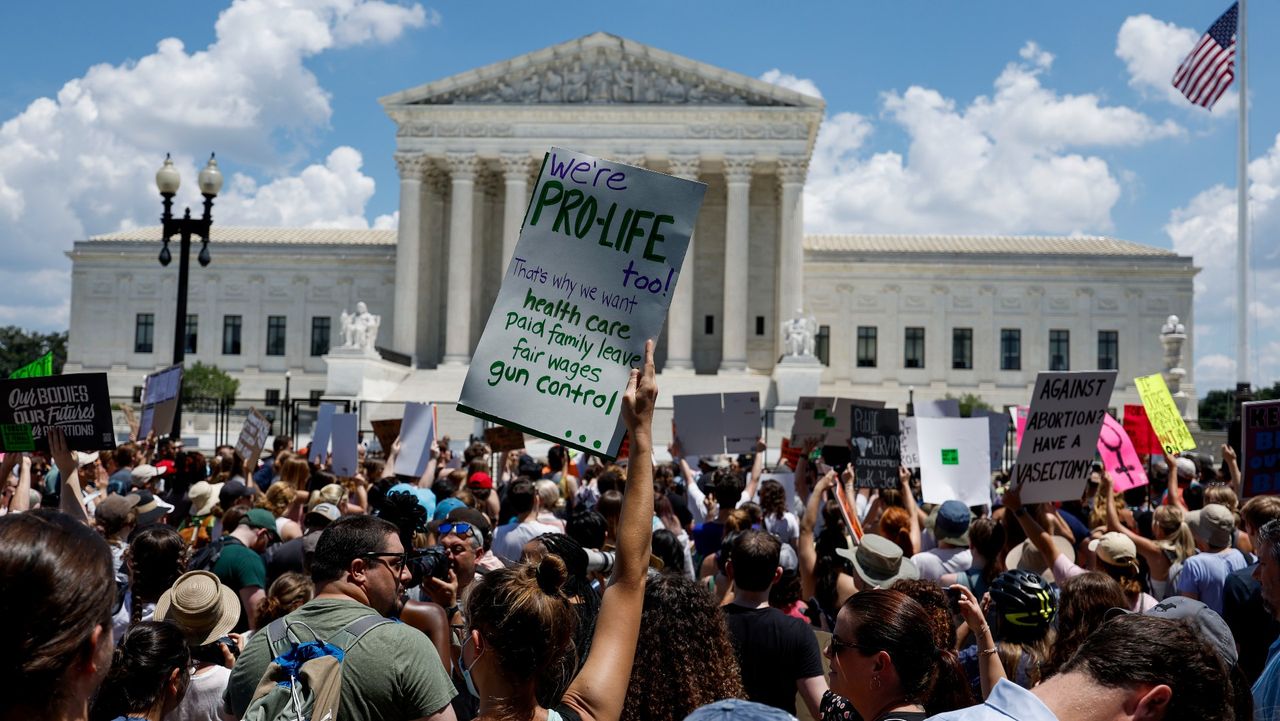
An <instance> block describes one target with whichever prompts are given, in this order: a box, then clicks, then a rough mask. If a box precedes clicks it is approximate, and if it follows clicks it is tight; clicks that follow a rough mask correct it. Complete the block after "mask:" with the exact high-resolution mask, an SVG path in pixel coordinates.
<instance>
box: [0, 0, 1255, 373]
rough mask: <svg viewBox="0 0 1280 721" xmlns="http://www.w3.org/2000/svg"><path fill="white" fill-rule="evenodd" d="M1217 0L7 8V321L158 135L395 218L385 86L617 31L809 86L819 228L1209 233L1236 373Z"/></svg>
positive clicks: (290, 207) (308, 217)
mask: <svg viewBox="0 0 1280 721" xmlns="http://www.w3.org/2000/svg"><path fill="white" fill-rule="evenodd" d="M1226 7H1227V3H1226V2H1220V1H1217V0H1214V1H1207V0H1198V1H1195V2H1158V3H1157V2H1146V3H1142V2H1086V3H1074V4H1063V3H1055V4H1049V3H1007V2H1006V3H994V2H983V3H937V2H909V1H904V2H897V3H870V2H856V3H855V2H841V3H835V2H832V3H807V4H795V5H792V6H789V7H787V8H786V10H785V11H784V10H782V9H781V8H780V6H778V5H776V4H765V3H730V2H701V3H689V2H678V3H677V2H661V1H654V2H649V3H644V4H631V5H627V6H624V7H610V6H608V5H606V4H604V3H571V4H566V5H565V6H563V7H562V8H557V9H548V8H547V7H546V6H545V5H543V4H534V3H520V4H516V3H492V2H491V3H477V2H466V3H463V2H457V3H444V4H434V5H420V4H409V3H401V4H399V5H396V4H394V3H392V4H386V3H382V2H365V1H364V0H313V1H311V2H301V1H300V0H299V1H296V2H285V0H237V2H235V3H226V2H224V3H214V2H207V3H180V4H179V3H171V2H170V3H161V2H152V1H150V0H147V1H141V0H131V2H128V3H66V2H63V3H22V4H17V3H7V4H5V6H4V8H3V9H0V61H2V62H3V63H4V67H6V68H8V69H9V72H8V73H6V82H5V83H4V84H3V85H2V86H0V123H3V125H2V126H0V248H4V249H6V250H8V251H9V252H8V253H6V255H8V256H9V257H10V258H16V261H15V262H13V263H10V264H9V267H7V268H3V269H0V282H4V283H5V286H6V287H9V288H10V289H11V290H18V291H19V292H16V293H15V295H14V296H11V297H10V298H8V299H5V300H0V323H15V324H19V325H24V326H28V327H39V328H56V327H65V324H66V303H65V294H66V290H67V288H68V287H69V272H68V271H69V262H68V261H67V260H66V259H65V257H63V256H62V255H61V252H62V251H65V250H66V249H67V248H69V247H70V243H71V241H72V240H73V239H74V238H76V237H82V236H84V235H87V234H92V233H100V232H109V231H112V230H116V229H119V228H121V227H125V226H129V225H139V224H147V223H153V222H154V217H155V215H156V213H157V212H158V210H159V207H158V206H159V204H158V202H157V199H156V198H155V191H154V186H153V185H152V182H151V178H150V175H151V173H153V172H154V169H155V167H157V166H158V164H159V162H160V160H161V159H162V158H163V154H164V152H165V151H172V152H173V153H174V155H175V157H177V158H178V159H179V165H180V167H182V168H183V172H184V177H185V178H187V179H188V180H189V181H190V180H194V173H195V168H196V167H197V166H196V161H197V160H199V161H200V162H203V159H204V157H205V154H206V153H207V151H208V150H217V151H218V157H219V160H220V164H221V166H222V168H223V171H224V173H225V174H226V175H227V176H228V179H229V180H228V188H227V190H225V191H224V195H225V196H226V198H224V199H223V200H221V201H220V203H219V206H218V209H217V211H216V212H217V213H218V217H219V219H220V220H224V221H225V222H235V223H240V224H251V223H252V224H265V225H272V224H286V225H288V224H309V225H343V226H360V225H366V224H367V225H382V226H387V225H389V224H392V223H393V222H394V217H393V215H392V214H393V213H394V212H395V209H396V207H397V204H398V197H397V184H396V174H395V168H394V164H393V162H392V159H391V154H392V151H393V146H394V128H393V125H392V123H391V122H390V120H389V119H387V117H386V116H385V115H384V114H383V112H382V110H381V108H380V106H379V105H378V104H377V98H378V97H379V96H381V95H385V94H387V93H391V92H394V91H397V90H401V89H404V88H408V87H412V86H414V85H418V84H421V83H424V82H428V81H431V80H435V79H438V78H441V77H445V76H447V75H450V74H453V73H456V72H461V71H464V70H467V69H470V68H473V67H476V66H479V65H483V64H486V63H490V62H494V61H498V60H502V59H505V58H508V57H512V56H515V55H519V54H522V53H525V52H528V51H532V50H536V49H538V48H541V47H545V46H547V45H551V44H555V43H557V42H561V41H564V40H569V39H572V38H575V37H578V36H581V35H585V34H587V33H590V32H595V31H597V30H604V31H607V32H612V33H615V34H618V35H622V36H625V37H628V38H631V39H634V40H637V41H640V42H643V43H647V44H651V45H654V46H657V47H659V48H662V49H665V50H669V51H672V52H675V53H678V54H681V55H686V56H689V57H692V58H694V59H697V60H700V61H704V62H707V63H710V64H713V65H717V66H721V67H724V68H728V69H731V70H734V71H737V72H741V73H743V74H745V75H750V76H753V77H761V76H764V75H765V74H767V73H770V72H771V71H773V72H772V75H770V76H768V77H771V78H778V79H779V81H780V82H783V83H784V84H788V83H789V84H792V85H793V87H796V86H799V87H811V88H816V89H817V91H819V92H820V93H821V94H822V96H823V97H824V99H825V100H826V102H827V113H828V119H829V122H828V124H827V126H826V128H825V129H824V136H823V141H822V142H821V143H820V148H819V152H818V155H817V156H815V160H814V166H813V170H812V172H811V175H810V188H809V189H808V190H807V192H808V193H809V195H810V199H809V200H808V201H807V205H806V212H807V216H806V220H807V223H808V225H809V228H810V229H811V230H813V231H840V230H845V231H850V232H852V231H873V230H881V231H886V232H892V231H901V232H1000V233H1071V232H1083V233H1100V234H1107V235H1114V236H1117V237H1121V238H1125V239H1128V240H1133V241H1137V242H1142V243H1148V244H1151V245H1158V246H1162V247H1173V248H1175V249H1177V250H1179V252H1185V253H1188V254H1194V255H1195V257H1196V261H1197V264H1199V265H1201V266H1204V267H1205V272H1204V273H1202V274H1201V277H1200V282H1199V288H1198V297H1197V307H1196V332H1197V359H1196V360H1197V365H1196V371H1197V386H1198V388H1199V389H1200V390H1201V392H1203V391H1204V390H1207V389H1208V388H1209V387H1222V386H1224V385H1226V384H1228V383H1230V382H1231V381H1232V380H1233V376H1234V370H1233V367H1234V366H1233V363H1234V361H1233V359H1232V358H1231V357H1230V356H1231V352H1230V351H1231V349H1232V348H1234V333H1233V327H1232V321H1231V318H1232V313H1233V306H1234V301H1233V300H1232V299H1231V298H1230V296H1231V288H1230V285H1229V283H1230V279H1231V277H1232V275H1231V274H1232V272H1233V269H1232V266H1231V264H1230V260H1231V258H1232V257H1233V252H1232V250H1231V246H1230V242H1231V241H1232V239H1233V234H1232V229H1233V227H1234V216H1233V213H1234V209H1233V208H1234V206H1233V205H1232V204H1231V198H1232V197H1233V194H1232V189H1233V188H1234V186H1235V161H1234V158H1235V118H1236V115H1235V104H1236V101H1235V97H1234V94H1228V95H1227V96H1225V97H1224V98H1223V100H1222V101H1221V102H1220V103H1219V106H1218V108H1217V109H1216V110H1215V112H1213V113H1212V114H1210V113H1208V112H1205V111H1203V110H1202V109H1200V108H1196V107H1193V106H1191V105H1190V104H1189V103H1186V102H1177V101H1176V100H1177V99H1176V98H1173V97H1171V96H1170V95H1169V93H1168V91H1167V90H1166V89H1165V88H1164V87H1162V86H1163V85H1164V84H1167V76H1169V75H1171V73H1172V67H1170V64H1172V65H1176V62H1177V55H1178V54H1180V52H1181V51H1182V50H1183V49H1185V45H1186V44H1187V43H1189V42H1193V41H1194V37H1195V36H1198V35H1199V34H1200V33H1201V32H1202V31H1203V30H1204V28H1206V27H1207V26H1208V25H1209V24H1210V23H1211V22H1212V21H1213V20H1214V19H1215V18H1216V17H1217V16H1218V14H1220V13H1221V12H1222V11H1223V10H1225V9H1226ZM1249 10H1250V17H1249V28H1250V36H1251V40H1252V43H1251V47H1250V67H1251V68H1252V69H1253V73H1252V77H1251V78H1250V97H1251V103H1252V108H1251V112H1250V122H1251V133H1250V134H1251V153H1250V155H1251V158H1253V159H1254V162H1255V166H1256V172H1255V173H1254V177H1253V178H1252V181H1253V183H1254V191H1253V192H1254V195H1255V196H1256V197H1258V198H1259V202H1258V203H1257V204H1255V208H1254V210H1253V215H1254V216H1255V223H1256V225H1257V232H1256V233H1255V238H1256V239H1257V240H1256V241H1255V242H1256V244H1257V245H1258V246H1259V251H1258V253H1257V255H1256V256H1255V258H1256V266H1257V270H1256V273H1257V276H1256V277H1257V288H1258V289H1260V292H1259V293H1258V294H1257V295H1256V296H1255V301H1256V304H1255V308H1254V318H1255V324H1256V327H1257V337H1256V339H1255V348H1257V351H1256V355H1257V360H1258V361H1261V367H1260V368H1259V370H1258V372H1259V373H1260V374H1261V377H1259V380H1261V381H1263V382H1265V383H1268V384H1269V383H1270V382H1271V381H1272V380H1274V379H1275V378H1277V377H1280V361H1277V362H1275V363H1273V362H1271V361H1270V360H1269V358H1271V357H1277V358H1280V304H1277V303H1276V302H1275V299H1274V298H1272V297H1270V294H1268V293H1267V292H1266V289H1267V288H1268V287H1269V286H1271V285H1274V283H1271V282H1270V279H1271V275H1272V274H1276V273H1280V262H1277V259H1276V258H1273V257H1269V255H1270V253H1272V252H1274V248H1273V247H1271V244H1268V243H1267V242H1266V241H1265V238H1266V237H1267V236H1266V234H1267V233H1269V232H1270V233H1272V236H1274V232H1273V231H1276V230H1280V210H1277V209H1276V208H1274V207H1272V206H1271V205H1269V204H1268V202H1267V201H1269V200H1270V196H1271V194H1272V193H1273V192H1275V193H1280V149H1277V147H1276V134H1277V131H1278V130H1280V106H1278V105H1277V100H1276V93H1275V92H1273V90H1274V89H1275V88H1276V85H1277V83H1280V80H1278V79H1277V78H1276V77H1275V76H1274V74H1271V73H1267V72H1265V71H1264V70H1263V69H1265V68H1274V67H1280V51H1278V50H1277V49H1276V43H1272V42H1269V39H1270V38H1274V37H1277V30H1280V6H1278V5H1276V4H1275V3H1257V2H1255V3H1253V4H1252V5H1251V6H1250V9H1249ZM220 17H222V21H223V25H221V26H219V25H218V23H219V18H220ZM169 38H176V39H177V41H180V42H181V47H179V46H178V44H177V43H175V42H173V41H172V40H166V39H169ZM162 41H164V44H163V46H161V47H160V48H159V49H158V44H160V43H162ZM206 51H207V52H206ZM94 66H98V67H97V68H95V67H94ZM91 68H92V69H91ZM1160 78H1164V79H1163V80H1161V79H1160ZM802 81H808V82H809V83H810V84H809V85H805V84H803V83H802ZM42 99H44V100H42ZM939 136H943V137H939ZM955 138H959V141H958V142H957V141H955ZM949 144H953V145H954V146H955V147H949ZM952 171H954V172H955V173H956V174H957V176H958V179H954V185H952V186H950V187H941V186H940V184H939V181H938V178H939V176H940V175H943V174H950V173H951V172H952ZM192 184H193V183H188V185H192ZM877 193H880V194H882V195H877ZM901 198H912V199H917V200H912V201H911V202H904V201H901V200H900V199H901ZM890 200H891V201H892V202H889V201H890ZM1227 211H1230V212H1231V213H1232V217H1230V218H1227V217H1226V216H1225V215H1224V213H1226V212H1227ZM1223 350H1226V351H1227V352H1226V353H1223V352H1221V351H1223ZM1272 351H1276V352H1272ZM1153 370H1154V369H1153ZM1255 377H1258V376H1255Z"/></svg>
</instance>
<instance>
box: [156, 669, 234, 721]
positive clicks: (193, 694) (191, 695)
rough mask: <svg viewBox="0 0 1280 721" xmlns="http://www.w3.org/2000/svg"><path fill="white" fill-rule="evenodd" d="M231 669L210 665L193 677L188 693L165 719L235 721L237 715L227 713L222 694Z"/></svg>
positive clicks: (175, 720)
mask: <svg viewBox="0 0 1280 721" xmlns="http://www.w3.org/2000/svg"><path fill="white" fill-rule="evenodd" d="M230 678H231V669H229V668H226V667H223V666H208V667H206V668H203V669H201V670H200V672H199V673H198V674H196V675H195V676H192V677H191V685H190V686H187V695H185V696H183V697H182V702H181V703H179V704H178V706H177V707H176V708H174V709H173V710H172V711H170V712H169V714H168V715H167V716H165V717H164V721H233V719H235V716H234V715H232V714H229V713H226V708H225V707H224V706H223V705H222V694H223V692H224V691H226V690H227V680H228V679H230Z"/></svg>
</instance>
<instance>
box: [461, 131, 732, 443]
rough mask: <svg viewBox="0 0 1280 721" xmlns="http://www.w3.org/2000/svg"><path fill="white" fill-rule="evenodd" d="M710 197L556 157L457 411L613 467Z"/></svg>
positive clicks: (573, 156) (663, 178)
mask: <svg viewBox="0 0 1280 721" xmlns="http://www.w3.org/2000/svg"><path fill="white" fill-rule="evenodd" d="M706 188H707V186H706V185H704V184H702V183H698V182H694V181H690V180H684V179H681V178H675V177H672V176H670V175H664V174H662V173H658V172H654V171H651V170H645V169H643V168H637V167H633V166H629V165H624V164H621V163H616V162H612V161H608V160H605V159H603V158H595V157H592V156H589V155H586V154H584V153H577V152H574V151H571V150H565V149H564V148H552V149H551V151H550V152H549V153H547V155H546V156H545V158H544V159H543V162H542V170H541V172H540V173H539V176H538V182H537V184H536V186H535V187H534V191H533V196H532V198H531V200H530V202H529V206H528V208H527V210H526V211H525V219H524V226H523V227H522V228H521V230H520V238H519V240H518V241H517V242H516V247H515V252H514V254H513V256H512V259H511V263H510V265H509V266H508V267H507V272H506V276H505V278H504V279H503V282H502V287H501V288H500V289H499V290H498V297H497V299H496V300H495V301H494V304H493V312H492V313H491V314H490V315H489V321H488V323H486V324H485V328H484V332H483V334H482V335H481V336H480V342H479V344H478V345H477V346H476V351H475V355H474V356H473V358H472V362H471V367H470V369H469V370H468V372H467V377H466V380H465V382H464V383H463V386H462V395H461V397H460V398H459V400H458V410H460V411H462V412H464V413H469V414H471V415H474V416H477V417H480V418H485V419H488V420H491V421H494V422H497V423H502V424H504V425H508V426H512V427H516V428H520V429H521V430H523V431H525V432H527V433H532V434H534V435H536V436H540V437H542V438H546V439H547V440H550V441H552V442H557V443H563V444H565V445H567V446H572V447H574V448H578V449H580V450H584V451H587V452H588V453H594V454H598V455H602V456H606V457H610V458H613V457H616V456H617V455H618V451H619V446H620V445H621V443H622V433H623V430H624V429H623V426H622V423H621V422H620V421H621V414H622V394H623V392H624V391H625V390H626V386H627V380H628V378H629V377H630V374H631V369H632V368H637V367H639V366H640V364H642V363H643V362H644V346H645V341H646V340H647V339H650V338H653V339H656V338H657V337H658V335H659V333H660V331H661V330H662V324H663V321H664V320H665V319H666V316H667V306H669V305H670V303H671V297H672V295H673V294H674V292H675V287H676V281H677V279H678V278H679V276H680V270H681V267H682V264H683V262H684V256H685V250H686V249H687V248H688V246H689V236H690V234H691V233H692V232H693V226H694V221H695V220H696V219H697V215H698V209H699V208H700V207H701V205H702V196H703V194H704V193H705V191H706Z"/></svg>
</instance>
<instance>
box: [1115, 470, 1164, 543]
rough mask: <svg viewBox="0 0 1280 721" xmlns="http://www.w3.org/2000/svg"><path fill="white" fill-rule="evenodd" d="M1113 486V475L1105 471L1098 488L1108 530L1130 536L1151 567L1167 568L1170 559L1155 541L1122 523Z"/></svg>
mask: <svg viewBox="0 0 1280 721" xmlns="http://www.w3.org/2000/svg"><path fill="white" fill-rule="evenodd" d="M1113 486H1114V480H1113V479H1112V478H1111V473H1109V472H1107V471H1103V472H1102V483H1101V485H1099V486H1098V497H1099V498H1101V499H1102V503H1103V508H1104V509H1106V513H1107V530H1108V531H1114V532H1116V533H1123V534H1124V535H1126V536H1128V537H1129V540H1131V541H1133V545H1134V546H1136V547H1137V549H1138V553H1141V554H1142V556H1143V558H1145V559H1147V563H1148V564H1149V565H1151V566H1155V565H1157V564H1160V563H1163V564H1164V565H1165V566H1167V565H1168V563H1169V559H1167V558H1165V556H1164V553H1163V552H1161V550H1160V547H1159V546H1157V545H1156V544H1155V541H1152V540H1151V539H1150V538H1147V537H1146V536H1142V535H1139V534H1137V533H1134V532H1133V531H1130V530H1129V529H1128V528H1126V527H1125V525H1124V524H1123V523H1121V522H1120V513H1119V511H1117V510H1116V494H1115V493H1113V492H1112V490H1111V489H1112V488H1113Z"/></svg>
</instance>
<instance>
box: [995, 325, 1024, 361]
mask: <svg viewBox="0 0 1280 721" xmlns="http://www.w3.org/2000/svg"><path fill="white" fill-rule="evenodd" d="M1000 370H1002V371H1020V370H1022V331H1021V330H1019V329H1018V328H1001V329H1000Z"/></svg>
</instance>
